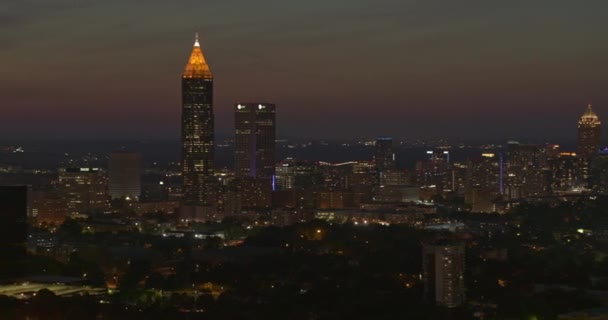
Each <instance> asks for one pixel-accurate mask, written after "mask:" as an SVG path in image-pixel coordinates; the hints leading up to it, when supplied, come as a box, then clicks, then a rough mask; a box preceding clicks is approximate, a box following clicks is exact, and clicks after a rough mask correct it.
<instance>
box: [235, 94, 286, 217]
mask: <svg viewBox="0 0 608 320" xmlns="http://www.w3.org/2000/svg"><path fill="white" fill-rule="evenodd" d="M234 111H235V113H234V115H235V116H234V120H235V123H234V127H235V151H234V153H235V176H236V178H237V183H238V184H239V190H240V192H239V194H240V195H241V201H242V206H243V208H268V207H270V206H271V205H272V198H271V193H272V190H273V184H274V174H275V137H276V128H275V105H274V104H271V103H263V102H255V103H238V104H237V105H236V106H235V110H234Z"/></svg>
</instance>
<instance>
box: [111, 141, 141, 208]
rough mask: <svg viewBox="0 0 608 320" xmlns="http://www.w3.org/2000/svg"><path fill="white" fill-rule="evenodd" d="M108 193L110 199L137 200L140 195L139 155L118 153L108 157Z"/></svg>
mask: <svg viewBox="0 0 608 320" xmlns="http://www.w3.org/2000/svg"><path fill="white" fill-rule="evenodd" d="M108 167H109V168H108V169H109V170H108V179H109V193H110V197H111V198H112V199H126V200H139V197H140V194H141V155H140V154H139V153H135V152H124V151H118V152H113V153H112V154H111V155H110V161H109V165H108Z"/></svg>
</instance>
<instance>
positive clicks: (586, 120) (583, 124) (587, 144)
mask: <svg viewBox="0 0 608 320" xmlns="http://www.w3.org/2000/svg"><path fill="white" fill-rule="evenodd" d="M600 125H601V122H600V119H599V117H598V116H597V114H595V112H593V110H592V109H591V105H588V106H587V110H585V113H583V115H582V116H581V118H580V120H579V121H578V155H579V156H580V157H581V158H583V159H590V158H591V157H593V156H594V155H595V154H597V152H598V150H599V147H600Z"/></svg>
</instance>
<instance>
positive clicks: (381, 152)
mask: <svg viewBox="0 0 608 320" xmlns="http://www.w3.org/2000/svg"><path fill="white" fill-rule="evenodd" d="M375 149H376V150H375V152H374V161H375V162H376V174H377V179H378V183H379V184H383V180H384V176H385V174H386V173H387V172H390V171H393V170H394V169H395V153H394V151H393V138H389V137H380V138H377V139H376V148H375Z"/></svg>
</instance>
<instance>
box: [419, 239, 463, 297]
mask: <svg viewBox="0 0 608 320" xmlns="http://www.w3.org/2000/svg"><path fill="white" fill-rule="evenodd" d="M422 250H423V251H422V264H423V265H422V277H423V280H424V295H425V298H426V299H427V300H428V301H432V302H434V303H436V304H437V305H441V306H445V307H449V308H452V307H457V306H459V305H461V304H462V303H463V302H464V298H465V285H464V245H462V244H460V243H453V242H450V241H448V240H441V241H438V242H435V243H430V244H425V245H424V246H423V249H422Z"/></svg>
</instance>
